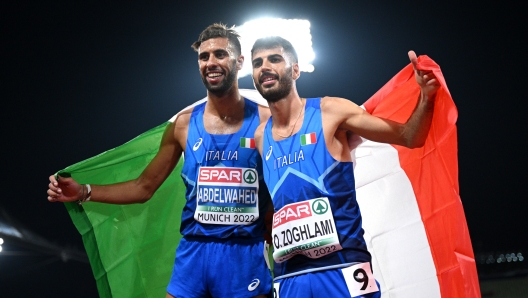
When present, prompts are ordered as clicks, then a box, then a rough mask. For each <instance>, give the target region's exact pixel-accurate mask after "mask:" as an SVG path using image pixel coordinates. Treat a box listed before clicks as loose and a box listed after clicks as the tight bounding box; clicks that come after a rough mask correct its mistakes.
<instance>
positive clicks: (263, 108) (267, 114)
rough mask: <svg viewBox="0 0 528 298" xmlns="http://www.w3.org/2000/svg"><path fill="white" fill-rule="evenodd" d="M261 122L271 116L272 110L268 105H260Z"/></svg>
mask: <svg viewBox="0 0 528 298" xmlns="http://www.w3.org/2000/svg"><path fill="white" fill-rule="evenodd" d="M258 111H259V117H260V123H265V122H266V121H268V119H269V117H271V111H270V109H269V108H268V107H267V106H263V105H258Z"/></svg>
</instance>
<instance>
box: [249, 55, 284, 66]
mask: <svg viewBox="0 0 528 298" xmlns="http://www.w3.org/2000/svg"><path fill="white" fill-rule="evenodd" d="M267 58H268V60H271V59H273V58H281V59H284V57H282V55H281V54H271V55H268V57H267ZM261 61H262V58H260V57H259V58H255V59H253V61H251V63H252V64H253V63H255V62H261Z"/></svg>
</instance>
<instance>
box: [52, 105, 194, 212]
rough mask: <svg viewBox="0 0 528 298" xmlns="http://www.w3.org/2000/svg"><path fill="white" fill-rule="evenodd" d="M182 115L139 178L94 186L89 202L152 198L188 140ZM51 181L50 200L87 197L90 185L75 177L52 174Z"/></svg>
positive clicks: (134, 200) (136, 200)
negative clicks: (77, 180) (80, 181)
mask: <svg viewBox="0 0 528 298" xmlns="http://www.w3.org/2000/svg"><path fill="white" fill-rule="evenodd" d="M182 118H186V117H185V115H184V116H183V117H181V116H180V117H178V118H177V119H176V120H175V121H174V122H173V123H171V124H169V125H168V126H167V128H166V129H165V132H164V134H163V138H162V140H161V143H160V149H159V151H158V153H157V154H156V156H155V157H154V158H153V159H152V161H151V162H150V163H149V164H148V166H147V167H146V168H145V170H143V172H142V173H141V175H140V176H139V177H138V178H137V179H134V180H130V181H126V182H122V183H117V184H111V185H91V198H90V201H94V202H101V203H111V204H132V203H143V202H146V201H147V200H149V199H150V198H151V197H152V195H153V194H154V193H155V192H156V190H157V189H158V188H159V186H160V185H161V184H162V183H163V181H165V179H166V178H167V177H168V176H169V174H170V173H171V172H172V170H173V169H174V167H175V166H176V164H177V163H178V160H179V159H180V156H181V154H182V151H183V149H182V148H183V146H182V145H181V144H183V142H185V140H186V137H185V136H186V134H187V124H188V122H187V123H184V122H185V120H184V119H182ZM49 180H50V184H49V189H48V200H49V201H50V202H73V201H78V200H84V199H86V198H87V196H88V191H87V187H86V186H85V185H81V184H79V183H77V182H76V181H75V180H74V179H73V178H69V177H59V179H58V180H57V179H56V178H55V176H54V175H52V176H50V177H49Z"/></svg>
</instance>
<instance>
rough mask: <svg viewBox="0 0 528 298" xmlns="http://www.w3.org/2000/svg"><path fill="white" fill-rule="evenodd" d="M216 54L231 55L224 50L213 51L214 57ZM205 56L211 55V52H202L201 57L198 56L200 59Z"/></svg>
mask: <svg viewBox="0 0 528 298" xmlns="http://www.w3.org/2000/svg"><path fill="white" fill-rule="evenodd" d="M216 54H228V55H229V52H228V51H226V50H224V49H218V50H214V51H213V55H216ZM204 55H209V52H201V53H200V55H198V57H202V56H204Z"/></svg>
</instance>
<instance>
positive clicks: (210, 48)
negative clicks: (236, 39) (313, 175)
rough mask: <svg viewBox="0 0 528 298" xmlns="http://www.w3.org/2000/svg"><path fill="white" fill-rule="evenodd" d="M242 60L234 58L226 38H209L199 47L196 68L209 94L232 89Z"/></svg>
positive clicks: (221, 92) (241, 58)
mask: <svg viewBox="0 0 528 298" xmlns="http://www.w3.org/2000/svg"><path fill="white" fill-rule="evenodd" d="M243 61H244V58H243V57H242V56H239V57H236V54H235V51H234V49H233V47H232V46H231V45H230V44H229V41H228V39H227V38H211V39H208V40H206V41H204V42H202V44H201V45H200V48H199V50H198V66H199V68H200V73H201V75H202V81H203V83H204V85H205V88H207V90H208V91H209V92H212V93H215V94H223V93H225V92H226V91H227V90H229V89H231V87H233V83H234V82H235V80H236V79H237V74H238V70H239V69H240V68H241V67H242V62H243Z"/></svg>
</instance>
